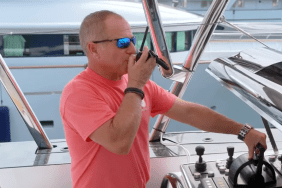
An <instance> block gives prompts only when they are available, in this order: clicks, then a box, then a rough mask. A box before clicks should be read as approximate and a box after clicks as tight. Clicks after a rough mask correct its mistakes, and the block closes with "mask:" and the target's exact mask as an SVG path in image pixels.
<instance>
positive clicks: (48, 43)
mask: <svg viewBox="0 0 282 188" xmlns="http://www.w3.org/2000/svg"><path fill="white" fill-rule="evenodd" d="M1 39H2V42H1V45H0V53H1V55H2V56H3V57H25V56H26V57H45V56H62V55H64V48H63V35H4V36H2V37H1Z"/></svg>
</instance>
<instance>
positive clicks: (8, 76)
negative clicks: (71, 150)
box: [0, 54, 52, 149]
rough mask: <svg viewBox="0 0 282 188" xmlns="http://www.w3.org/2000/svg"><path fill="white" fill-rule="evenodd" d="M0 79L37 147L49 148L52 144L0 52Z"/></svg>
mask: <svg viewBox="0 0 282 188" xmlns="http://www.w3.org/2000/svg"><path fill="white" fill-rule="evenodd" d="M0 80H1V82H2V84H3V86H4V88H5V89H6V91H7V93H8V94H9V96H10V98H11V99H12V101H13V103H14V104H15V106H16V108H17V110H18V111H19V113H20V115H21V116H22V118H23V120H24V122H25V124H26V126H27V128H28V130H29V132H30V134H31V135H32V137H33V139H34V141H35V142H36V144H37V146H38V149H51V148H52V145H51V143H50V141H49V139H48V137H47V135H46V133H45V131H44V129H43V128H42V126H41V124H40V122H39V121H38V119H37V117H36V116H35V114H34V112H33V111H32V109H31V106H30V105H29V103H28V102H27V100H26V98H25V96H24V94H23V92H22V91H21V89H20V87H19V86H18V84H17V82H16V80H15V78H14V77H13V75H12V73H11V71H10V70H9V68H8V66H7V64H6V63H5V61H4V59H3V58H2V56H1V54H0Z"/></svg>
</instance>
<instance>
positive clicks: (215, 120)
mask: <svg viewBox="0 0 282 188" xmlns="http://www.w3.org/2000/svg"><path fill="white" fill-rule="evenodd" d="M190 114H191V116H193V117H191V122H190V124H191V125H192V126H195V127H197V128H199V129H202V130H205V131H208V132H216V133H226V134H235V135H237V134H238V133H239V132H240V130H241V128H242V127H243V124H241V123H238V122H235V121H233V120H232V119H229V118H227V117H226V116H224V115H222V114H219V113H217V112H215V111H213V110H211V109H209V108H208V107H205V106H202V105H198V104H195V106H194V107H193V109H190ZM189 116H190V115H189Z"/></svg>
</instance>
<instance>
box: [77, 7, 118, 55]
mask: <svg viewBox="0 0 282 188" xmlns="http://www.w3.org/2000/svg"><path fill="white" fill-rule="evenodd" d="M110 16H117V17H120V18H123V17H122V16H120V15H119V14H117V13H115V12H112V11H108V10H101V11H97V12H94V13H91V14H89V15H88V16H86V17H85V18H84V20H83V22H82V23H81V26H80V31H79V40H80V45H81V47H82V49H83V51H84V53H85V54H87V43H88V42H90V41H95V40H104V39H106V37H107V36H106V35H107V34H106V33H107V32H105V31H106V24H105V21H106V19H107V18H109V17H110Z"/></svg>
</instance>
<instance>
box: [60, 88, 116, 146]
mask: <svg viewBox="0 0 282 188" xmlns="http://www.w3.org/2000/svg"><path fill="white" fill-rule="evenodd" d="M115 114H116V113H115V112H113V111H112V109H110V107H109V106H108V104H107V103H106V102H105V101H104V100H103V99H102V98H101V97H100V96H99V95H98V94H97V93H95V92H94V91H92V90H91V89H87V88H84V87H83V88H76V89H75V92H71V93H70V94H69V95H68V97H67V99H66V100H65V103H64V109H63V114H62V115H63V120H65V121H66V122H67V124H68V125H69V126H70V128H72V129H75V131H76V132H77V133H78V134H79V135H80V136H81V137H82V138H83V140H85V141H91V140H90V139H89V136H90V135H91V134H92V133H93V132H94V131H95V130H96V129H97V128H99V127H100V126H101V125H103V124H104V123H105V122H107V121H108V120H110V119H111V118H113V117H114V116H115Z"/></svg>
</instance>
